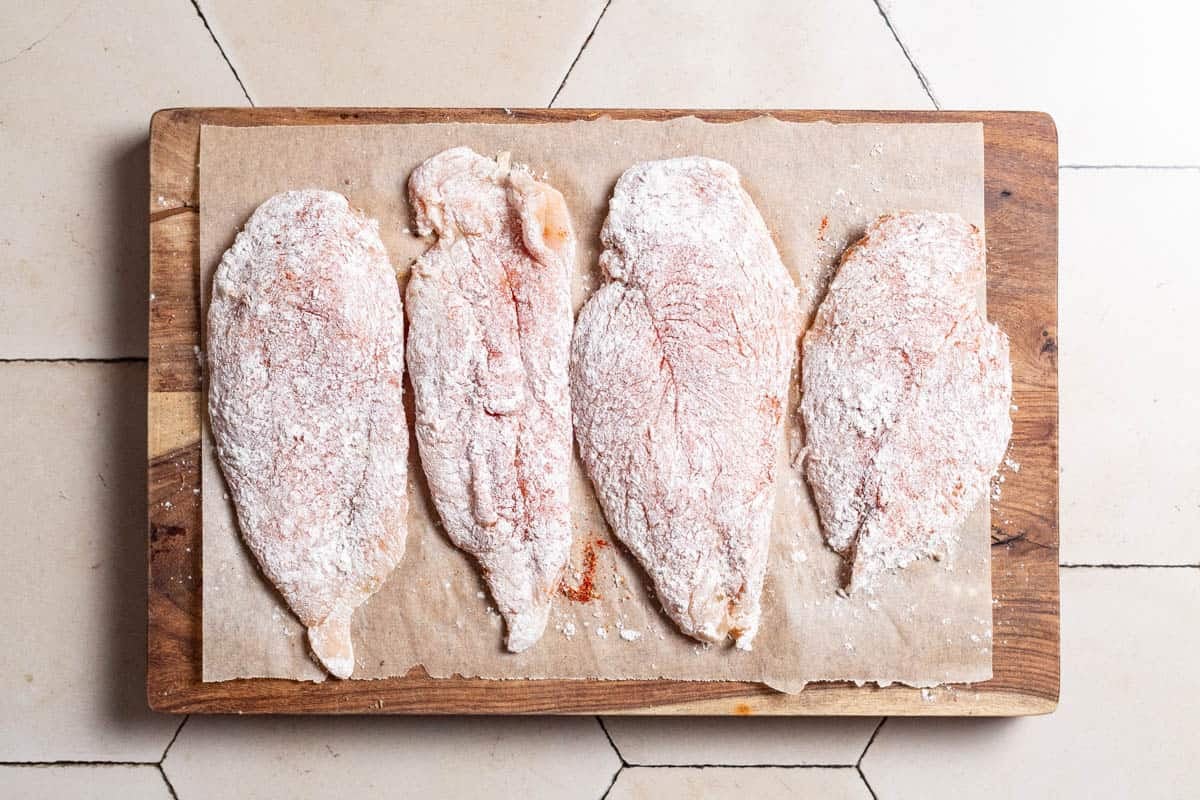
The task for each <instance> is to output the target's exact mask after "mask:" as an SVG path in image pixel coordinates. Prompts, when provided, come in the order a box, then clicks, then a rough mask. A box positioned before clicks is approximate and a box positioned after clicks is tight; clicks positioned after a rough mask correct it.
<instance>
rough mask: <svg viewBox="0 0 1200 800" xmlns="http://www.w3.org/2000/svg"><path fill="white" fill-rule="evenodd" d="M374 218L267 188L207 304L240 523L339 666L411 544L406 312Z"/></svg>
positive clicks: (347, 662) (221, 439)
mask: <svg viewBox="0 0 1200 800" xmlns="http://www.w3.org/2000/svg"><path fill="white" fill-rule="evenodd" d="M378 227H379V226H378V223H376V222H375V221H374V220H370V219H367V218H365V217H363V216H362V215H361V214H359V213H357V212H355V211H353V210H352V209H351V208H350V206H349V204H348V203H347V202H346V198H344V197H342V196H341V195H339V194H335V193H333V192H322V191H295V192H285V193H283V194H277V195H275V196H274V197H272V198H270V199H269V200H267V201H266V202H265V203H263V204H262V205H261V206H259V207H258V210H257V211H255V212H254V215H253V216H252V217H250V221H249V222H247V223H246V227H245V229H244V230H243V231H242V232H241V233H239V234H238V237H237V240H236V241H235V242H234V243H233V247H231V248H229V250H228V251H226V253H225V256H224V257H223V258H222V259H221V263H220V265H219V266H218V267H217V271H216V275H215V276H214V278H213V287H212V300H211V303H210V305H209V309H208V342H207V346H208V368H209V381H208V392H209V394H208V404H209V406H208V407H209V416H210V419H211V420H212V430H213V435H214V437H215V439H216V446H217V457H218V459H219V460H220V463H221V469H222V471H223V472H224V474H225V480H226V483H227V484H228V485H229V492H230V494H231V495H232V496H233V502H234V505H235V506H236V508H237V517H238V524H239V527H240V528H241V531H242V536H243V538H244V539H245V540H246V543H247V544H248V545H249V547H250V550H251V552H253V553H254V556H255V558H257V559H258V563H259V566H260V567H261V568H262V571H263V573H264V574H265V575H266V576H267V578H268V579H269V580H270V581H271V582H272V583H273V584H275V587H276V588H277V589H278V590H279V592H280V594H282V595H283V598H284V600H286V601H287V603H288V605H289V606H291V608H292V610H293V611H294V612H295V614H296V616H297V617H299V618H300V621H301V622H303V623H304V624H305V626H307V628H308V639H309V645H310V647H311V648H312V651H313V653H314V654H315V655H316V657H317V659H318V660H319V661H320V662H321V664H322V665H323V666H324V667H325V668H326V669H327V670H329V672H331V673H332V674H334V675H336V676H338V677H340V678H346V677H349V676H350V674H351V672H353V670H354V651H353V647H352V644H351V640H350V617H351V614H352V613H353V612H354V609H356V608H358V607H359V606H360V605H362V603H363V602H364V601H365V600H366V599H367V598H368V597H370V596H371V595H372V594H373V593H374V592H375V591H376V590H377V589H379V587H380V586H382V585H383V582H384V580H385V579H386V578H387V577H388V575H389V574H390V573H391V572H392V569H393V568H394V567H395V566H396V564H397V563H399V561H400V559H401V557H402V556H403V555H404V540H405V535H406V533H407V527H406V520H405V515H406V513H407V511H408V499H407V494H406V493H405V483H406V477H407V462H406V458H407V453H408V427H407V424H406V422H405V419H404V407H403V404H402V391H403V384H402V381H401V376H402V371H403V367H404V343H403V331H404V316H403V310H402V308H401V304H400V290H399V287H398V285H397V283H396V276H395V273H394V272H393V270H392V267H391V265H390V264H389V262H388V258H387V253H386V252H385V251H384V248H383V242H382V241H381V240H380V238H379V230H378Z"/></svg>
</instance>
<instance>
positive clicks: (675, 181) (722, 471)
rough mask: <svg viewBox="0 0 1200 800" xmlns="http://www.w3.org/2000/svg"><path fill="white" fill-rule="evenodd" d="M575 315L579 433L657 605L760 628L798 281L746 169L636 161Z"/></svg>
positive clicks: (609, 511) (620, 185)
mask: <svg viewBox="0 0 1200 800" xmlns="http://www.w3.org/2000/svg"><path fill="white" fill-rule="evenodd" d="M601 239H602V241H603V244H604V247H605V250H604V252H603V254H602V255H601V257H600V266H601V268H602V270H603V271H604V273H605V276H606V278H607V281H608V282H607V283H605V284H604V285H603V286H602V287H601V288H600V289H599V290H598V291H597V292H596V293H595V294H594V295H593V296H592V297H591V299H590V300H588V302H587V304H586V305H585V306H584V308H583V310H582V311H581V312H580V314H579V319H578V321H577V323H576V326H575V336H574V343H573V345H572V351H571V392H572V401H573V402H572V406H573V408H574V412H575V433H576V437H577V440H578V442H579V449H580V454H581V455H582V457H583V462H584V465H585V467H586V469H587V472H588V474H589V476H590V477H591V480H592V482H593V484H594V485H595V487H596V493H597V495H598V497H599V499H600V504H601V506H602V507H603V509H604V514H605V516H606V517H607V519H608V522H609V524H610V525H611V526H612V527H613V530H614V531H615V532H616V534H617V536H618V537H620V539H621V540H622V541H623V542H624V543H625V544H626V545H627V546H628V547H629V549H630V550H631V551H632V552H633V553H634V555H635V556H636V557H637V558H638V560H639V561H640V562H641V563H642V566H643V567H644V568H645V570H646V572H647V573H648V575H649V577H650V579H651V581H652V582H653V584H654V588H655V591H656V593H657V594H658V598H659V601H660V602H661V603H662V606H663V609H664V610H665V611H666V613H667V614H668V615H669V616H670V617H671V618H672V619H673V620H674V621H675V622H676V624H677V625H678V626H679V628H680V630H682V631H683V632H684V633H686V634H687V635H689V636H692V637H694V638H696V639H699V640H701V641H705V642H720V641H723V640H724V639H725V638H726V636H732V637H733V639H735V640H736V642H737V645H738V647H740V648H743V649H749V648H750V646H751V643H752V641H753V639H754V636H755V633H756V631H757V629H758V623H759V615H760V597H761V593H762V583H763V576H764V573H765V571H766V564H767V550H768V544H769V539H770V528H771V517H772V512H773V509H774V502H775V462H776V454H777V451H778V447H779V441H780V436H781V435H782V431H781V425H782V420H783V409H784V406H785V405H786V402H787V386H788V378H789V373H790V369H791V366H792V363H793V359H794V356H795V344H796V339H797V336H798V333H799V332H798V326H799V320H798V312H797V309H796V296H797V295H796V289H795V286H794V285H793V284H792V281H791V278H790V277H789V275H788V273H787V271H786V270H785V269H784V266H783V264H782V262H781V261H780V258H779V254H778V252H777V251H776V249H775V245H774V243H773V242H772V240H771V235H770V233H769V232H768V230H767V227H766V225H765V224H764V222H763V220H762V217H761V216H760V215H759V213H758V210H757V209H756V208H755V206H754V203H753V201H752V200H751V199H750V197H749V195H747V194H746V192H745V191H744V190H743V189H742V187H741V183H740V180H739V176H738V173H737V171H736V170H734V169H733V168H732V167H731V166H729V165H728V164H725V163H722V162H720V161H714V160H712V159H708V158H675V159H670V160H666V161H652V162H646V163H642V164H637V165H635V166H634V167H631V168H630V169H629V170H627V171H626V172H625V174H624V175H622V176H621V178H620V180H619V181H618V182H617V185H616V188H615V189H614V191H613V195H612V199H611V201H610V203H609V213H608V218H607V220H606V221H605V223H604V228H603V231H602V232H601Z"/></svg>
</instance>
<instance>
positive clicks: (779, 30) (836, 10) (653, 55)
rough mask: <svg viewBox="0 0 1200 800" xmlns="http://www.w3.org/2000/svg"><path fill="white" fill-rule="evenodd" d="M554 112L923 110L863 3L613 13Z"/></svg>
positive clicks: (892, 45) (622, 7)
mask: <svg viewBox="0 0 1200 800" xmlns="http://www.w3.org/2000/svg"><path fill="white" fill-rule="evenodd" d="M555 105H556V106H560V107H565V106H601V107H604V106H607V107H614V106H650V107H654V106H667V107H671V106H674V107H677V108H678V107H688V106H693V107H731V108H754V107H763V108H932V107H933V106H932V104H931V103H930V101H929V98H928V97H927V96H926V95H925V92H924V90H923V89H922V88H921V84H920V81H919V80H918V79H917V77H916V74H915V73H914V72H913V71H912V68H911V67H910V66H909V64H908V61H907V60H906V59H905V57H904V53H903V51H901V49H900V47H899V45H897V44H896V41H895V39H894V38H893V37H892V34H891V32H890V31H889V30H888V28H887V25H886V23H885V21H884V19H883V17H882V16H881V15H880V14H879V11H878V10H877V9H876V7H875V6H874V4H873V3H871V2H869V0H868V1H867V2H852V3H824V2H817V1H816V0H805V2H796V3H788V4H785V3H774V2H770V0H751V2H740V3H730V2H723V1H722V0H703V2H694V1H692V0H674V2H659V3H640V2H614V3H613V4H612V5H610V6H609V8H608V11H607V12H606V13H605V15H604V19H603V20H601V22H600V25H599V27H597V29H596V34H595V36H593V37H592V40H591V42H589V43H588V46H587V49H586V50H584V51H583V55H582V56H580V58H579V63H577V64H576V65H575V69H574V70H572V72H571V76H570V78H568V80H567V83H566V86H565V87H564V88H563V91H562V94H560V95H559V96H558V99H557V100H556V101H555Z"/></svg>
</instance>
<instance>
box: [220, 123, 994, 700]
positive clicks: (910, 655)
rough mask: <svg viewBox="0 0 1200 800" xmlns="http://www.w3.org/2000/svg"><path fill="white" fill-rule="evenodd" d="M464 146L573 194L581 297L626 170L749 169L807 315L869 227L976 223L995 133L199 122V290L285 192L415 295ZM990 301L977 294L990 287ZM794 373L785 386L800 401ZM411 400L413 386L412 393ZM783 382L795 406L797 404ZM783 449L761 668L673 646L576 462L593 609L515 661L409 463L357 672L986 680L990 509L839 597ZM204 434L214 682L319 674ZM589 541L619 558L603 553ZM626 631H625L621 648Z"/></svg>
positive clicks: (788, 445)
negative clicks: (347, 221)
mask: <svg viewBox="0 0 1200 800" xmlns="http://www.w3.org/2000/svg"><path fill="white" fill-rule="evenodd" d="M456 145H469V146H470V147H472V148H474V149H475V150H476V151H478V152H480V153H484V154H487V155H494V154H496V153H499V152H501V151H505V150H507V151H510V152H511V153H512V154H513V160H514V161H515V162H519V163H525V164H528V165H530V166H531V167H532V169H533V170H534V171H535V172H537V173H539V174H541V173H543V172H545V173H546V174H547V178H548V180H549V181H550V182H551V183H552V184H553V185H554V186H556V187H557V188H558V189H559V190H560V191H562V193H563V194H564V195H565V196H566V199H567V203H568V205H569V207H570V210H571V213H572V217H573V220H574V223H575V229H576V232H577V235H578V238H579V248H578V262H577V271H576V281H575V291H574V300H575V304H576V308H577V309H578V307H579V306H581V305H582V304H583V302H584V300H586V299H587V297H588V295H589V294H590V293H591V291H592V290H593V289H594V288H595V286H596V284H597V282H598V277H599V275H598V269H597V267H596V259H597V256H598V254H599V249H600V246H599V232H600V227H601V224H602V223H603V221H604V217H605V215H606V213H607V207H608V198H609V195H610V193H611V190H612V187H613V185H614V183H615V182H616V180H617V178H618V176H619V175H620V174H621V172H622V171H624V170H625V169H626V168H627V167H628V166H630V165H631V164H633V163H634V162H636V161H639V160H645V159H653V158H663V157H669V156H676V155H687V154H702V155H707V156H712V157H715V158H719V159H723V160H725V161H728V162H729V163H730V164H732V165H733V166H734V167H736V168H737V169H738V170H739V171H740V172H741V175H742V181H743V184H744V185H745V187H746V189H747V191H748V192H749V193H750V195H751V196H752V197H753V198H754V200H755V202H756V203H757V204H758V208H759V210H760V211H761V212H762V215H763V217H764V218H765V219H766V222H767V225H768V227H769V228H770V229H771V231H772V232H773V234H774V236H775V238H776V242H777V244H778V246H779V252H780V255H781V256H782V258H783V262H784V263H785V264H786V265H787V266H788V269H789V270H790V271H791V273H792V276H793V277H794V278H795V281H796V284H797V286H798V287H799V289H800V297H801V302H802V307H803V311H804V316H805V319H806V321H807V319H808V318H809V317H810V316H811V314H812V312H813V311H814V310H815V307H816V305H817V303H818V302H819V301H820V299H821V297H822V294H823V292H824V288H825V285H826V283H827V281H828V279H829V277H830V275H831V272H832V267H833V265H834V264H835V263H836V259H837V257H838V256H839V255H840V253H841V251H842V249H843V248H844V247H845V245H846V244H847V242H848V241H851V240H853V239H855V238H857V237H858V236H859V234H860V233H861V231H862V229H863V228H864V227H865V225H866V224H867V223H868V222H870V221H871V220H872V219H874V218H875V217H876V216H877V215H878V214H880V213H883V212H887V211H893V210H897V209H929V210H938V211H956V212H958V213H960V214H962V215H963V216H964V217H965V218H966V219H968V220H970V221H971V222H973V223H975V224H976V225H978V226H979V227H980V228H981V229H982V227H983V221H984V208H983V132H982V127H981V126H980V125H978V124H944V125H943V124H937V125H933V124H926V125H873V124H872V125H830V124H826V123H812V124H800V123H784V122H779V121H776V120H774V119H769V118H765V117H764V118H759V119H755V120H750V121H747V122H743V123H729V124H709V123H704V122H701V121H699V120H696V119H693V118H688V119H680V120H675V121H671V122H665V123H663V122H660V123H650V122H641V121H614V120H610V119H602V120H598V121H593V122H574V123H553V124H522V125H482V124H429V125H361V126H360V125H345V126H324V127H258V128H224V127H209V126H206V127H204V128H203V130H202V131H201V148H200V201H201V202H200V208H201V213H200V226H201V227H200V256H201V286H202V287H203V292H204V295H205V297H207V293H208V290H209V286H210V283H211V275H212V271H213V269H214V268H215V266H216V264H217V262H218V261H219V260H220V256H221V254H222V253H223V252H224V250H225V249H226V248H227V247H228V246H229V245H230V244H231V243H232V241H233V238H234V236H235V235H236V233H237V231H238V230H239V229H240V227H241V226H242V225H243V224H244V223H245V221H246V220H247V218H248V217H249V215H250V214H251V212H253V210H254V209H255V207H256V206H258V204H259V203H261V202H262V201H263V200H265V199H266V198H267V197H269V196H270V195H272V194H274V193H275V192H279V191H283V190H286V189H297V188H323V189H332V190H336V191H339V192H341V193H343V194H345V195H346V196H347V197H348V198H349V199H350V202H351V204H352V205H354V206H356V207H358V208H361V209H362V210H364V211H365V212H366V213H368V214H370V215H371V216H373V217H376V218H377V219H379V220H380V223H381V231H382V234H383V240H384V243H385V244H386V245H387V247H388V251H389V253H390V255H391V258H392V262H393V264H394V265H395V267H396V270H397V273H398V275H399V276H400V281H401V286H402V287H403V285H404V282H405V280H406V277H407V273H408V269H409V266H410V264H411V263H412V260H413V259H414V258H415V257H416V256H418V255H419V254H420V253H422V252H423V251H424V250H425V249H426V248H427V247H428V244H429V243H428V242H426V241H424V240H422V239H419V238H416V237H415V236H413V235H411V234H410V233H409V231H408V229H409V227H410V225H411V217H410V210H409V208H408V205H407V201H406V195H405V182H406V180H407V178H408V175H409V173H410V172H411V171H412V169H413V168H414V167H415V166H417V164H419V163H420V162H421V161H423V160H424V159H426V158H428V157H429V156H431V155H433V154H435V153H437V152H439V151H441V150H443V149H445V148H448V147H452V146H456ZM980 289H981V292H982V290H983V287H980ZM794 381H795V376H793V386H794V385H795V383H794ZM406 395H407V397H406V399H407V400H408V401H409V403H410V408H409V424H410V426H411V424H412V410H411V390H410V389H409V388H407V387H406ZM797 399H798V398H797V396H796V391H795V389H794V388H793V397H792V400H793V409H794V403H795V401H796V400H797ZM788 418H789V429H788V431H787V436H786V438H784V439H781V441H780V453H779V468H778V471H777V476H778V487H779V492H778V502H777V511H776V514H775V521H774V529H773V534H772V541H771V550H770V566H769V568H768V572H767V577H766V587H765V591H764V598H763V623H762V627H761V629H760V631H759V634H758V638H757V639H756V640H755V642H754V649H753V651H752V652H748V653H747V652H742V651H736V650H733V649H732V648H728V647H705V646H701V645H700V644H698V643H696V642H694V641H693V640H691V639H689V638H686V637H684V636H682V635H681V634H679V633H677V632H676V630H675V628H674V626H673V625H672V624H671V622H670V621H669V620H668V619H667V618H666V617H665V616H664V615H663V614H662V612H661V610H660V608H659V606H658V603H657V602H656V600H655V599H654V596H653V593H652V592H651V591H649V590H648V587H647V584H646V581H645V579H644V576H643V574H642V572H641V569H640V567H639V566H638V565H637V564H636V562H635V560H634V559H633V558H632V557H631V556H630V555H629V554H628V553H627V552H625V551H624V550H622V549H621V548H620V546H618V545H616V544H615V542H614V540H613V539H612V538H611V535H610V533H609V531H608V529H607V526H606V525H605V522H604V519H603V516H602V515H601V513H600V510H599V507H598V506H597V503H596V501H595V497H594V495H593V492H592V490H591V487H590V485H589V483H588V482H587V480H586V479H585V477H584V475H583V472H582V469H581V468H580V466H579V464H578V462H577V463H576V465H575V475H574V481H573V484H572V504H573V508H574V526H575V537H576V540H575V548H574V553H573V558H572V567H571V573H570V574H568V576H567V580H568V581H569V582H571V583H576V582H577V581H579V580H580V579H581V577H582V576H581V575H580V574H579V572H578V570H580V569H581V568H582V565H583V563H584V558H583V550H584V548H585V546H587V545H589V544H590V545H591V547H592V548H593V549H594V550H595V552H596V554H597V559H596V561H597V567H596V571H595V578H594V579H595V584H596V586H597V588H598V591H599V593H600V595H601V597H600V599H598V600H595V601H593V602H590V603H580V602H573V601H571V600H568V599H567V598H566V597H565V596H563V597H559V598H558V600H557V602H556V606H555V609H554V611H553V612H552V614H551V620H550V626H549V627H548V629H547V631H546V634H545V637H544V638H543V639H542V641H541V642H540V643H538V644H537V645H536V646H534V647H533V648H531V649H530V650H529V651H527V652H525V653H522V654H519V655H513V654H509V653H507V652H505V651H504V650H503V648H502V632H503V628H502V622H501V619H500V617H499V615H498V614H497V613H496V612H495V611H494V609H493V608H492V601H491V598H490V596H488V594H487V591H486V588H485V587H484V585H483V583H482V581H481V580H480V578H479V577H478V574H477V572H476V570H475V568H474V566H473V564H472V563H471V562H470V561H468V559H467V558H466V557H465V556H463V555H462V554H461V553H460V552H459V551H458V550H456V549H455V548H454V547H453V546H452V545H451V544H450V543H449V541H448V540H447V538H446V537H445V534H444V533H443V532H442V531H441V530H440V528H439V527H438V525H437V523H436V521H435V519H436V516H435V513H434V511H433V509H432V506H431V504H430V501H429V497H428V490H427V488H426V486H425V483H424V479H423V476H422V473H421V469H420V465H419V463H418V458H417V448H416V444H415V441H414V443H413V445H412V447H411V459H410V465H409V499H410V502H411V511H410V512H409V533H408V550H407V553H406V555H405V557H404V560H403V562H402V563H401V565H400V566H399V567H398V568H397V569H396V571H395V572H394V573H393V575H392V577H391V578H390V579H389V580H388V582H387V583H386V585H385V586H384V587H383V589H382V590H380V591H379V592H378V593H377V594H376V595H375V596H374V597H373V598H371V600H370V601H369V602H368V603H367V604H366V605H364V606H363V607H362V608H360V609H359V610H358V612H357V613H356V614H355V617H354V647H355V653H356V656H357V667H356V670H355V673H354V677H355V678H380V677H386V676H394V675H403V674H406V673H407V672H408V671H409V670H410V668H412V667H414V666H415V665H422V666H423V667H424V668H425V670H426V671H427V672H428V673H429V674H430V675H432V676H435V677H444V676H449V675H455V674H457V675H463V676H467V677H472V676H480V677H487V678H585V677H588V678H611V679H615V678H629V679H634V678H656V677H667V678H676V679H688V680H750V681H762V682H764V683H766V684H768V685H770V686H772V687H775V688H778V689H781V690H784V691H798V690H799V689H801V688H802V687H803V685H804V683H805V682H808V681H818V680H855V681H860V682H866V681H874V682H879V683H885V684H886V683H888V682H893V681H898V682H904V683H908V684H913V685H922V686H928V685H935V684H939V683H943V682H970V681H979V680H985V679H987V678H989V677H991V626H992V613H991V576H990V563H991V561H990V553H989V541H990V539H989V533H988V527H989V520H988V505H987V503H986V502H984V503H983V504H981V507H980V508H979V509H978V510H977V511H976V513H975V514H974V515H973V516H972V517H971V519H970V520H969V521H968V523H967V524H966V525H965V526H964V528H963V530H962V533H961V544H960V546H959V547H957V548H956V551H955V552H952V553H950V554H948V555H947V556H946V557H945V558H943V559H942V560H941V561H933V560H926V561H923V562H920V563H917V564H915V565H913V566H911V567H909V568H908V569H905V570H902V571H900V572H899V573H897V574H895V575H892V576H887V577H886V578H885V579H884V580H882V581H881V583H880V586H879V587H878V589H877V591H876V592H875V593H874V594H861V595H855V596H853V597H850V598H847V597H844V596H842V595H840V594H839V593H838V592H837V591H836V590H837V588H838V566H839V559H838V557H837V556H836V555H835V554H834V553H833V552H831V551H830V550H829V549H828V548H826V547H825V545H824V543H823V540H822V538H821V535H820V530H819V527H818V520H817V515H816V511H815V509H814V507H813V504H812V501H811V498H810V496H809V493H808V490H807V488H806V486H805V483H804V481H803V478H802V476H801V474H800V473H799V471H797V470H796V469H794V468H793V467H792V465H791V462H792V455H793V453H794V451H795V448H796V444H797V443H796V441H795V437H796V431H795V429H794V428H795V425H794V423H793V422H791V420H794V414H789V415H788ZM210 445H211V442H210V439H209V435H208V433H207V431H206V433H205V440H204V462H203V515H204V553H203V556H204V558H203V563H204V576H203V615H204V634H203V635H204V640H203V645H204V646H203V677H204V680H206V681H220V680H226V679H230V678H241V677H260V676H267V677H285V678H297V679H304V680H322V679H323V678H324V673H323V672H322V671H321V670H320V669H319V668H318V667H317V666H316V665H315V664H314V663H313V661H312V660H311V658H310V657H309V655H308V653H307V649H306V643H305V635H304V629H303V628H302V626H301V625H300V623H299V622H298V621H297V620H296V619H295V618H294V617H293V616H292V614H291V612H290V611H289V610H288V609H287V607H286V606H285V605H284V604H283V602H282V600H281V599H280V598H279V597H278V595H277V594H276V593H275V591H274V589H273V588H272V587H270V586H269V585H268V584H267V583H266V582H265V581H264V580H263V579H262V578H261V576H260V574H259V572H258V570H257V567H256V565H255V563H254V561H253V559H252V557H251V555H250V553H249V551H248V550H247V549H246V548H245V546H244V545H243V543H242V542H241V540H240V538H239V536H238V534H237V529H236V522H235V517H234V514H233V509H232V507H231V505H230V502H229V500H228V496H227V494H226V491H225V486H224V483H223V479H222V477H221V474H220V471H219V468H218V466H217V464H216V460H215V457H214V455H213V450H212V447H211V446H210ZM597 540H599V541H601V542H604V543H605V544H607V545H608V546H604V545H599V546H597V545H596V544H595V542H596V541H597ZM622 632H624V635H622Z"/></svg>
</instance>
